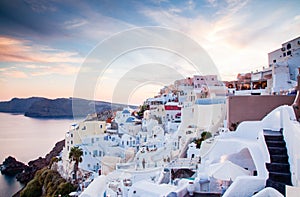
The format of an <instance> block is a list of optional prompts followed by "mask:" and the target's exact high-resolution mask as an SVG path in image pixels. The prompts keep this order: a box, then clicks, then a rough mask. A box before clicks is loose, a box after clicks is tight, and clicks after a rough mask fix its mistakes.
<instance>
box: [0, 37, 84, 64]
mask: <svg viewBox="0 0 300 197" xmlns="http://www.w3.org/2000/svg"><path fill="white" fill-rule="evenodd" d="M82 61H83V59H82V58H81V57H79V55H78V53H76V52H69V51H62V50H58V49H54V48H50V47H47V46H40V45H36V44H34V43H32V42H31V41H29V40H24V39H17V38H13V37H7V36H3V35H0V62H40V63H49V62H50V63H62V62H67V63H81V62H82Z"/></svg>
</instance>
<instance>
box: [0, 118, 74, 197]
mask: <svg viewBox="0 0 300 197" xmlns="http://www.w3.org/2000/svg"><path fill="white" fill-rule="evenodd" d="M73 122H74V120H73V119H38V118H29V117H25V116H24V115H21V114H9V113H0V164H1V163H2V162H3V161H4V159H5V158H6V157H8V156H13V157H15V158H16V159H17V160H18V161H21V162H23V163H26V164H27V163H28V162H29V161H30V160H33V159H37V158H38V157H44V156H45V155H46V154H47V153H48V152H50V151H51V149H52V148H53V147H54V145H55V143H56V142H58V141H59V140H62V139H64V136H65V133H66V131H68V129H69V126H70V125H71V124H72V123H73ZM22 187H23V185H22V184H20V183H19V182H18V181H16V179H15V177H9V176H6V175H2V174H1V173H0V196H1V197H10V196H12V195H13V194H15V193H16V192H17V191H19V190H20V189H21V188H22Z"/></svg>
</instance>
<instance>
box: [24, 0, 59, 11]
mask: <svg viewBox="0 0 300 197" xmlns="http://www.w3.org/2000/svg"><path fill="white" fill-rule="evenodd" d="M24 2H25V3H26V4H27V5H29V6H30V7H31V9H32V10H33V11H35V12H38V13H42V12H46V11H50V12H55V11H56V10H57V7H56V6H54V4H53V3H52V1H51V0H24Z"/></svg>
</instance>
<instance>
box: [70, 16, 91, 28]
mask: <svg viewBox="0 0 300 197" xmlns="http://www.w3.org/2000/svg"><path fill="white" fill-rule="evenodd" d="M87 23H88V21H87V20H85V19H79V18H77V19H72V20H69V21H65V22H64V25H65V28H66V29H74V28H78V27H81V26H83V25H85V24H87Z"/></svg>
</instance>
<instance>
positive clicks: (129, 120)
mask: <svg viewBox="0 0 300 197" xmlns="http://www.w3.org/2000/svg"><path fill="white" fill-rule="evenodd" d="M134 120H135V118H134V117H129V118H127V120H126V122H134Z"/></svg>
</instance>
